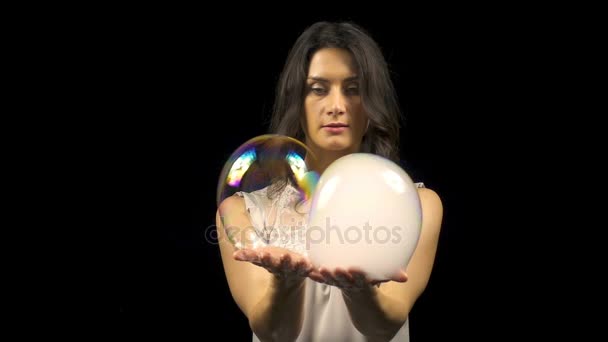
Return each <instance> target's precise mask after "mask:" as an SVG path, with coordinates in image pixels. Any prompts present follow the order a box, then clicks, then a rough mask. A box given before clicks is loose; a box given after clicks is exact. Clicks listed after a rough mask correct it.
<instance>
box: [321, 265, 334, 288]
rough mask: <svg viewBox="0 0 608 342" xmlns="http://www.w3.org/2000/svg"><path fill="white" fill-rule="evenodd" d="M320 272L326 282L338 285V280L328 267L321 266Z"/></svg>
mask: <svg viewBox="0 0 608 342" xmlns="http://www.w3.org/2000/svg"><path fill="white" fill-rule="evenodd" d="M319 273H320V274H321V276H323V279H324V283H325V284H329V285H334V286H335V285H337V284H338V280H337V279H336V278H335V277H334V275H333V274H332V273H331V272H330V271H329V270H328V269H326V268H320V269H319Z"/></svg>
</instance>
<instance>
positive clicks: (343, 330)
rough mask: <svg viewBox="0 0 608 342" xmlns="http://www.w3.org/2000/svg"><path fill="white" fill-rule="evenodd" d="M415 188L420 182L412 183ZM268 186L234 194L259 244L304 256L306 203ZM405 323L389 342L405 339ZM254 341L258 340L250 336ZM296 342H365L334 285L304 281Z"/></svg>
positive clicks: (290, 191) (290, 190) (295, 193)
mask: <svg viewBox="0 0 608 342" xmlns="http://www.w3.org/2000/svg"><path fill="white" fill-rule="evenodd" d="M416 186H417V187H419V188H422V187H424V184H423V183H416ZM268 189H269V188H268V187H266V188H263V189H261V190H257V191H253V192H250V193H247V192H237V193H236V195H238V196H241V197H243V198H244V200H245V207H246V208H247V212H248V213H249V216H250V220H251V223H252V224H253V226H254V229H255V232H256V233H257V235H258V236H257V238H258V242H259V245H271V246H276V247H282V248H286V249H289V250H292V251H295V252H298V253H300V254H302V255H304V256H307V255H308V253H307V250H306V248H305V247H306V244H305V243H306V240H305V238H306V226H305V225H306V222H307V219H308V216H307V211H308V210H307V208H306V204H303V205H302V204H301V202H300V201H301V195H300V193H299V192H298V190H297V189H296V188H294V187H293V186H291V185H287V186H286V187H285V188H284V189H283V190H282V191H280V192H278V193H277V194H276V196H272V197H273V198H269V196H268ZM408 323H409V320H406V321H405V323H404V324H403V326H402V327H401V329H400V330H399V332H397V334H396V335H395V337H394V338H393V339H392V340H391V341H406V342H408V341H409V340H410V337H409V324H408ZM252 341H254V342H259V341H260V340H259V338H258V337H257V336H256V335H255V334H253V339H252ZM296 341H298V342H304V341H306V342H308V341H320V342H324V341H336V342H338V341H349V342H358V341H366V338H365V336H364V335H362V334H361V333H360V332H359V331H358V330H357V328H355V326H354V325H353V323H352V322H351V320H350V316H349V313H348V309H347V308H346V304H345V303H344V298H343V297H342V291H341V290H340V289H339V288H337V287H334V286H330V285H326V284H321V283H318V282H316V281H314V280H312V279H310V278H307V279H306V280H305V298H304V323H303V326H302V331H301V332H300V336H299V337H298V338H297V340H296Z"/></svg>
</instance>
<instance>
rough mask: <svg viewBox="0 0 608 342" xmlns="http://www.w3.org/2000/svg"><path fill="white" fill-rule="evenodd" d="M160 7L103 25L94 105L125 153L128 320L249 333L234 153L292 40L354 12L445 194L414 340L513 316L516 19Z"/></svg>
mask: <svg viewBox="0 0 608 342" xmlns="http://www.w3.org/2000/svg"><path fill="white" fill-rule="evenodd" d="M159 12H162V11H155V12H154V13H155V14H154V15H151V16H149V17H148V16H146V14H141V13H140V14H138V15H135V14H131V15H129V16H125V17H124V18H120V19H112V20H108V22H106V23H105V25H104V26H103V28H102V29H100V32H99V36H98V37H99V38H100V39H102V40H104V42H103V45H102V47H100V49H99V55H98V56H99V58H100V60H101V61H102V63H101V64H100V70H101V73H102V75H103V78H104V80H106V81H107V84H108V86H107V87H105V89H103V90H102V92H101V94H102V96H103V98H102V102H101V103H100V108H103V110H104V113H105V115H104V119H105V120H107V122H108V123H110V125H111V128H112V132H116V134H114V133H112V134H109V136H108V140H109V141H114V142H116V145H117V150H118V152H119V153H117V154H116V155H115V156H112V159H113V163H112V164H111V166H110V170H109V172H110V173H111V174H113V175H114V176H115V177H116V179H117V180H118V181H117V183H116V184H118V185H119V188H120V193H118V194H116V197H117V198H116V200H115V201H116V206H115V207H114V208H115V209H116V210H117V212H119V213H120V214H121V215H122V216H121V217H120V218H119V219H118V220H117V224H116V227H117V229H118V241H119V258H118V263H117V272H116V274H117V284H118V285H117V289H118V292H117V293H118V298H117V300H118V303H117V305H118V308H119V312H120V316H121V320H122V323H123V325H124V326H125V327H131V326H133V324H134V322H135V321H138V322H140V321H141V320H143V321H147V320H149V319H152V320H153V321H156V320H158V319H171V318H174V317H181V316H184V317H188V318H194V319H195V321H196V322H197V323H196V327H195V328H196V330H198V331H200V332H201V335H206V334H207V333H208V332H209V331H213V330H215V329H216V327H218V326H219V325H220V324H229V325H230V326H231V327H232V328H231V329H230V331H229V336H230V337H231V340H232V337H234V339H235V340H249V339H250V338H251V332H250V330H249V328H248V325H247V322H246V320H245V319H244V316H243V315H242V314H241V313H240V311H239V310H238V308H237V306H236V304H235V303H234V301H233V299H232V297H231V296H230V293H229V290H228V287H227V283H226V279H225V276H224V273H223V268H222V264H221V260H220V258H219V250H218V248H217V246H216V245H215V244H213V243H212V241H211V240H210V236H211V235H210V234H211V233H210V232H211V231H212V229H213V228H214V224H215V209H216V208H215V195H216V187H217V182H218V177H219V173H220V171H221V168H222V167H223V164H224V162H225V161H226V159H227V158H228V156H229V155H230V154H231V153H232V151H233V150H234V149H236V148H237V147H238V146H239V145H240V144H242V143H243V142H245V141H246V140H248V139H250V138H252V137H255V136H257V135H260V134H264V133H266V132H267V124H268V117H269V113H270V110H271V107H272V101H273V96H274V87H275V82H276V80H277V78H278V75H279V72H280V70H281V68H282V66H283V62H284V60H285V57H286V56H287V53H288V49H289V48H290V46H291V44H292V43H293V42H294V41H295V39H296V38H297V36H298V35H299V34H300V33H301V31H302V30H304V29H305V27H306V26H308V25H310V24H312V23H313V22H315V21H317V20H322V19H328V20H334V19H338V20H342V19H344V20H353V21H355V22H357V23H359V24H361V25H362V26H363V27H365V28H366V29H367V30H368V31H369V32H370V33H371V35H372V36H373V37H374V38H375V39H376V41H377V42H378V43H379V45H380V46H381V48H382V50H383V52H384V53H385V56H386V57H387V60H388V62H389V65H390V66H391V70H392V73H393V80H394V82H395V85H396V88H397V91H398V96H399V99H400V102H401V104H402V108H403V110H404V114H405V117H406V126H405V127H404V128H403V130H402V134H401V151H402V159H403V160H405V161H406V162H407V163H408V165H409V166H410V169H409V170H408V171H409V172H410V173H411V175H412V176H413V178H414V179H415V180H416V181H422V182H424V183H425V184H426V186H427V187H429V188H432V189H433V190H435V191H436V192H437V193H438V194H439V195H440V197H441V198H442V200H443V204H444V211H445V212H444V215H445V217H444V225H443V228H442V232H441V237H440V243H439V249H438V252H437V258H436V263H435V268H434V271H433V274H432V277H431V280H430V283H429V286H428V288H427V290H426V292H425V293H424V294H423V295H422V297H421V298H420V299H419V301H418V302H417V304H416V306H415V307H414V309H413V311H412V313H411V317H410V330H411V335H412V339H413V340H414V341H429V340H437V339H438V338H440V337H445V336H463V337H467V336H468V337H473V336H484V334H483V333H482V331H485V329H490V330H491V329H492V327H497V326H499V325H502V324H503V319H504V316H505V315H506V314H505V313H504V311H505V310H507V308H508V307H512V306H514V305H515V304H514V302H513V301H512V299H513V298H512V296H511V294H512V293H513V292H515V289H514V287H515V286H517V285H516V284H512V286H513V287H511V289H510V290H509V291H502V290H501V291H498V290H497V287H496V285H497V284H501V283H502V281H503V279H502V278H501V277H502V271H503V268H502V267H503V266H504V264H503V263H502V261H501V260H502V259H503V258H505V256H504V255H503V254H502V253H501V252H500V247H502V246H505V245H506V244H508V241H509V240H508V237H507V236H506V234H505V233H504V232H505V231H504V230H502V227H504V226H506V225H507V224H508V222H509V220H510V218H509V217H505V216H501V215H500V213H499V212H500V211H501V210H502V209H501V205H502V204H503V203H504V202H505V201H503V195H502V194H503V193H504V191H506V190H513V189H512V188H511V187H512V186H513V185H514V182H508V181H507V179H506V177H505V176H504V175H505V174H506V173H507V172H513V173H512V174H510V175H509V179H512V177H513V175H514V174H515V175H517V173H518V172H521V171H519V170H518V169H513V168H510V169H509V168H508V167H509V165H511V163H509V162H508V160H509V158H514V157H516V155H515V154H516V152H514V151H515V150H514V149H513V146H512V145H509V144H507V145H504V144H503V138H504V137H505V136H506V135H507V134H506V133H504V131H505V130H506V129H508V128H510V127H513V126H515V123H516V122H518V121H520V120H522V118H523V115H524V114H523V112H521V111H517V112H516V111H512V109H513V106H514V105H513V103H514V102H513V100H514V99H517V98H521V97H522V96H524V97H525V96H526V94H525V91H524V90H522V88H521V87H513V84H516V83H518V82H519V81H518V77H519V74H520V69H519V67H520V66H521V59H522V58H523V57H522V56H525V55H528V54H529V50H528V48H529V46H528V45H526V43H523V42H518V43H517V44H515V43H514V41H513V40H514V39H516V38H514V36H513V34H514V31H513V30H514V28H513V26H511V25H502V24H496V23H495V22H494V21H493V20H494V19H493V18H487V19H484V20H482V19H477V18H472V17H471V18H462V17H460V18H449V17H448V18H446V17H441V18H440V17H434V16H433V15H428V14H427V15H426V16H424V18H423V19H422V18H415V17H416V15H414V14H412V15H403V16H398V17H396V18H390V17H387V16H385V15H384V16H379V17H374V16H371V15H369V16H367V15H363V14H360V15H350V16H349V15H341V16H335V15H334V16H322V15H316V16H304V15H300V16H297V17H293V16H285V15H282V16H271V15H267V16H265V17H264V18H261V17H258V16H251V17H249V18H248V19H243V18H242V17H238V18H221V19H220V20H219V21H218V22H215V23H211V22H210V21H207V20H209V18H210V17H213V13H209V14H207V15H205V16H204V17H200V18H193V17H191V16H188V17H187V18H186V17H181V16H180V15H176V16H172V15H168V14H167V15H163V14H162V13H159ZM412 18H414V19H420V20H415V21H414V20H411V19H412ZM522 92H523V93H522ZM510 134H513V132H511V133H510ZM517 135H519V136H520V137H523V135H525V129H524V130H522V131H520V132H518V133H517ZM511 142H512V141H511ZM507 170H509V171H507ZM224 331H225V330H224Z"/></svg>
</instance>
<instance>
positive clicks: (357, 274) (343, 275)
mask: <svg viewBox="0 0 608 342" xmlns="http://www.w3.org/2000/svg"><path fill="white" fill-rule="evenodd" d="M308 277H309V278H311V279H312V280H314V281H317V282H319V283H324V284H327V285H332V286H336V287H339V288H341V289H342V290H345V291H352V292H360V291H363V290H366V289H369V288H370V287H371V286H374V285H380V284H381V283H385V282H389V281H396V282H400V283H404V282H406V281H407V274H406V273H405V272H404V271H400V272H399V273H398V274H396V275H395V276H393V277H391V278H390V279H371V278H369V277H368V276H367V275H366V273H365V272H363V271H362V270H360V269H358V268H349V269H344V268H336V269H335V270H334V271H333V272H332V271H330V270H328V269H327V268H324V267H321V268H319V269H318V270H315V271H312V272H310V273H309V275H308Z"/></svg>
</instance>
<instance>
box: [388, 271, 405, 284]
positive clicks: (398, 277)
mask: <svg viewBox="0 0 608 342" xmlns="http://www.w3.org/2000/svg"><path fill="white" fill-rule="evenodd" d="M407 279H408V276H407V273H405V272H404V271H400V272H399V273H398V274H397V275H396V276H395V277H393V279H392V280H394V281H396V282H399V283H405V282H406V281H407Z"/></svg>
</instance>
